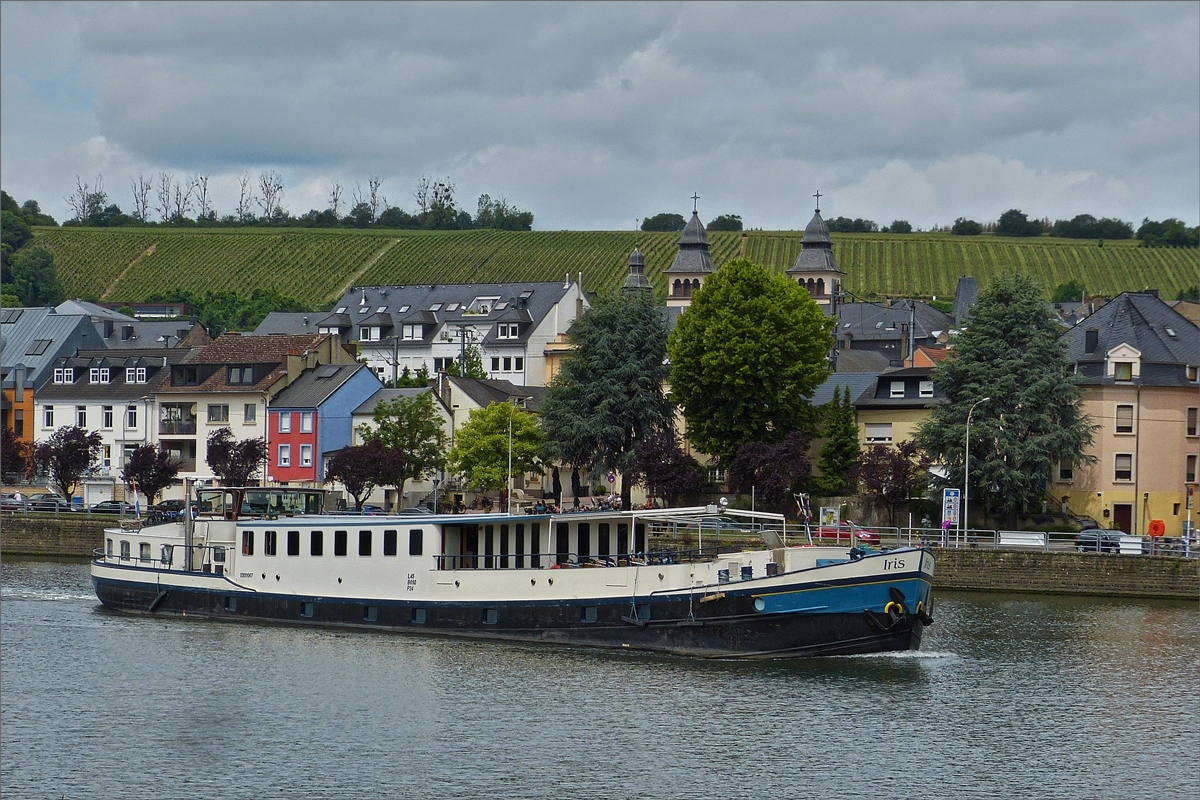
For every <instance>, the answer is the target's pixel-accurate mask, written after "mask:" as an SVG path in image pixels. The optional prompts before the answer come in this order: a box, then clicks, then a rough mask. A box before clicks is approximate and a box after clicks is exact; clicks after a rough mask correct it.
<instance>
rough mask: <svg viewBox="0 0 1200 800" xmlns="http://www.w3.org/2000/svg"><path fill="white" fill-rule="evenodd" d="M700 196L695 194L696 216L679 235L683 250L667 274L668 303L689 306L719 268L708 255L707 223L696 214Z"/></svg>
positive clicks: (680, 247)
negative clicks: (701, 221)
mask: <svg viewBox="0 0 1200 800" xmlns="http://www.w3.org/2000/svg"><path fill="white" fill-rule="evenodd" d="M699 199H700V196H699V195H692V218H691V219H690V220H689V221H688V224H687V225H685V226H684V228H683V233H681V234H680V235H679V252H678V253H676V254H675V260H674V261H673V262H671V266H669V267H667V269H666V272H665V273H664V274H665V275H666V276H667V305H668V306H682V307H685V308H686V307H687V306H690V305H691V304H692V293H693V292H695V291H696V290H697V289H699V288H700V285H701V284H703V283H704V279H705V278H707V277H708V276H709V275H711V274H712V273H714V272H716V271H717V268H716V266H714V265H713V261H712V256H710V255H709V254H708V237H707V236H705V234H704V225H702V224H701V223H700V216H699V215H698V214H697V213H696V202H697V201H698V200H699Z"/></svg>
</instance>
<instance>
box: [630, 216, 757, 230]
mask: <svg viewBox="0 0 1200 800" xmlns="http://www.w3.org/2000/svg"><path fill="white" fill-rule="evenodd" d="M741 229H742V218H741V217H740V216H738V215H737V214H722V215H721V216H719V217H717V218H716V219H714V220H713V221H712V222H710V223H708V230H710V231H740V230H741ZM642 230H645V228H644V227H643V228H642Z"/></svg>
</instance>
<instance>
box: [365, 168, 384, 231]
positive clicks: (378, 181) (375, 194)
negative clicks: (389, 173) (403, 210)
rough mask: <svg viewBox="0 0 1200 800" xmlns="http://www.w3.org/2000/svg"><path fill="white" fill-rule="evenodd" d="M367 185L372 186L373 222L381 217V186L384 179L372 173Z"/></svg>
mask: <svg viewBox="0 0 1200 800" xmlns="http://www.w3.org/2000/svg"><path fill="white" fill-rule="evenodd" d="M367 185H368V186H369V187H370V193H371V199H370V201H369V202H370V204H371V223H372V224H374V222H375V220H377V219H379V187H380V186H382V185H383V179H382V178H380V177H379V176H378V175H372V176H371V177H370V178H368V179H367Z"/></svg>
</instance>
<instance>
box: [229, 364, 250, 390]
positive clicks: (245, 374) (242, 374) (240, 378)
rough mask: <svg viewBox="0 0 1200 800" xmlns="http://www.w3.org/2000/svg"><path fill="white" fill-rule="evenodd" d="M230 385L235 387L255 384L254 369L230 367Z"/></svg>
mask: <svg viewBox="0 0 1200 800" xmlns="http://www.w3.org/2000/svg"><path fill="white" fill-rule="evenodd" d="M229 383H230V385H233V386H239V385H243V386H244V385H250V384H253V383H254V367H230V368H229Z"/></svg>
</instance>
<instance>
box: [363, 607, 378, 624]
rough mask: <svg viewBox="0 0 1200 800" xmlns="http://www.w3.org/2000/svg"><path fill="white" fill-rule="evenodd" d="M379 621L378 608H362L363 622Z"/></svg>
mask: <svg viewBox="0 0 1200 800" xmlns="http://www.w3.org/2000/svg"><path fill="white" fill-rule="evenodd" d="M377 619H379V606H363V622H374V621H375V620H377Z"/></svg>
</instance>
